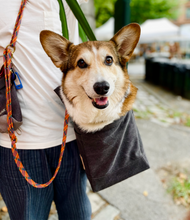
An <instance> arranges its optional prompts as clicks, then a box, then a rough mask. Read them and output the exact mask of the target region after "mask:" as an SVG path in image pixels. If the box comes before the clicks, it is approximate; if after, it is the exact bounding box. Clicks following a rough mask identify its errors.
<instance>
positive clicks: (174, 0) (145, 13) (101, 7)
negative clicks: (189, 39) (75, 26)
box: [94, 0, 185, 27]
mask: <svg viewBox="0 0 190 220" xmlns="http://www.w3.org/2000/svg"><path fill="white" fill-rule="evenodd" d="M116 1H117V0H103V1H102V0H94V4H95V18H96V27H99V26H101V25H102V24H104V23H105V22H106V21H107V20H108V19H109V18H110V17H113V16H114V5H115V2H116ZM182 1H185V0H181V1H179V0H131V3H130V7H131V22H137V23H139V24H142V23H143V22H144V21H146V20H147V19H155V18H162V17H166V18H169V19H175V18H177V16H178V14H179V10H178V9H179V2H180V3H181V2H182Z"/></svg>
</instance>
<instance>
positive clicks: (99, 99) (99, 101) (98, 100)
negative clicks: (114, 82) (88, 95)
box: [95, 97, 108, 105]
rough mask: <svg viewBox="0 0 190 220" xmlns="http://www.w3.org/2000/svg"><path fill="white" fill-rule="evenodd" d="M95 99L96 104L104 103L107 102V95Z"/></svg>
mask: <svg viewBox="0 0 190 220" xmlns="http://www.w3.org/2000/svg"><path fill="white" fill-rule="evenodd" d="M95 101H96V103H97V104H98V105H106V104H107V102H108V98H107V97H101V98H97V99H95Z"/></svg>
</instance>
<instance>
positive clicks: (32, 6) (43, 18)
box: [0, 0, 82, 149]
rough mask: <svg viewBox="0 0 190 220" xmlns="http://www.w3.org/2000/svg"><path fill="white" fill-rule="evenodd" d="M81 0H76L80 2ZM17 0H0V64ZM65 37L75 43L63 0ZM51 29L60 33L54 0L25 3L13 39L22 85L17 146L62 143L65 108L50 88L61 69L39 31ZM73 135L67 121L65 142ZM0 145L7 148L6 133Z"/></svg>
mask: <svg viewBox="0 0 190 220" xmlns="http://www.w3.org/2000/svg"><path fill="white" fill-rule="evenodd" d="M81 2H82V1H80V3H81ZM20 3H21V0H14V1H12V0H6V1H5V0H0V5H1V7H0V67H1V66H2V65H3V51H4V48H5V47H6V46H7V45H8V44H9V42H10V40H11V36H12V33H13V28H14V25H15V21H16V18H17V13H18V10H19V8H20ZM63 3H64V6H65V11H66V17H67V23H68V29H69V39H70V41H71V42H73V43H74V44H78V43H79V37H78V23H77V21H76V19H75V17H74V15H73V13H72V12H71V10H70V8H69V7H68V5H67V4H66V2H65V1H64V0H63ZM42 30H51V31H54V32H56V33H58V34H60V35H62V30H61V22H60V18H59V4H58V1H57V0H30V1H28V2H27V3H26V7H25V9H24V14H23V18H22V23H21V27H20V31H19V34H18V38H17V43H16V51H15V53H14V57H13V60H12V61H13V63H14V65H15V66H16V67H17V69H18V70H19V71H20V78H21V81H22V84H23V89H21V90H18V91H17V94H18V98H19V102H20V106H21V110H22V116H23V124H22V126H21V134H20V135H17V138H18V142H17V148H18V149H44V148H49V147H54V146H57V145H60V144H61V143H62V136H63V124H64V114H65V109H64V105H63V103H62V102H61V101H60V99H59V97H58V96H57V95H56V94H55V92H54V89H55V88H56V87H57V86H59V85H60V84H61V79H62V72H61V71H60V70H59V69H58V68H56V67H55V66H54V64H53V63H52V61H51V60H50V58H49V57H48V56H47V54H46V53H45V52H44V50H43V48H42V46H41V44H40V41H39V34H40V32H41V31H42ZM74 139H75V133H74V130H73V127H72V126H71V124H69V129H68V134H67V142H69V141H72V140H74ZM0 146H3V147H7V148H10V147H11V142H10V139H9V136H8V134H0Z"/></svg>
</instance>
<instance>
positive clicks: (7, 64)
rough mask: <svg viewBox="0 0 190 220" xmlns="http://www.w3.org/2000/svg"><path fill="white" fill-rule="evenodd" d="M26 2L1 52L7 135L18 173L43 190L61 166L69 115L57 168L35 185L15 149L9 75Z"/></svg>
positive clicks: (23, 2) (65, 124)
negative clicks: (45, 180) (9, 39)
mask: <svg viewBox="0 0 190 220" xmlns="http://www.w3.org/2000/svg"><path fill="white" fill-rule="evenodd" d="M26 2H27V0H22V2H21V6H20V9H19V13H18V16H17V20H16V23H15V27H14V32H13V35H12V39H11V42H10V44H9V45H8V46H7V47H6V48H5V50H4V52H3V62H4V74H5V85H6V110H7V123H8V133H9V136H10V139H11V150H12V154H13V157H14V161H15V163H16V165H17V167H18V169H19V171H20V173H21V174H22V175H23V177H24V178H25V179H26V181H27V182H28V183H29V184H30V185H32V186H34V187H35V188H45V187H47V186H49V185H50V184H51V183H52V181H53V180H54V179H55V177H56V175H57V173H58V171H59V168H60V166H61V161H62V158H63V153H64V150H65V144H66V137H67V129H68V122H69V114H68V113H67V110H65V119H64V130H63V140H62V146H61V152H60V156H59V162H58V166H57V168H56V171H55V173H54V175H53V177H52V178H51V179H50V180H49V181H48V182H47V183H44V184H39V183H36V182H34V181H33V180H32V179H31V177H30V176H29V175H28V173H27V171H26V170H25V168H24V166H23V164H22V162H21V160H20V156H19V154H18V151H17V149H16V142H17V137H16V135H15V132H14V127H13V121H12V105H11V74H12V73H11V60H12V57H13V53H14V51H15V45H16V40H17V36H18V32H19V28H20V24H21V20H22V16H23V11H24V8H25V5H26Z"/></svg>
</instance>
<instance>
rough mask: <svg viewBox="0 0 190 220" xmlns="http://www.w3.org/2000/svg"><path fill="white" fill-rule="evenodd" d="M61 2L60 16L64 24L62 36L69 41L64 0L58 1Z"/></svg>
mask: <svg viewBox="0 0 190 220" xmlns="http://www.w3.org/2000/svg"><path fill="white" fill-rule="evenodd" d="M58 2H59V9H60V11H59V15H60V20H61V23H62V34H63V37H65V38H66V39H68V40H69V31H68V26H67V19H66V15H65V9H64V6H63V2H62V0H58Z"/></svg>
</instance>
